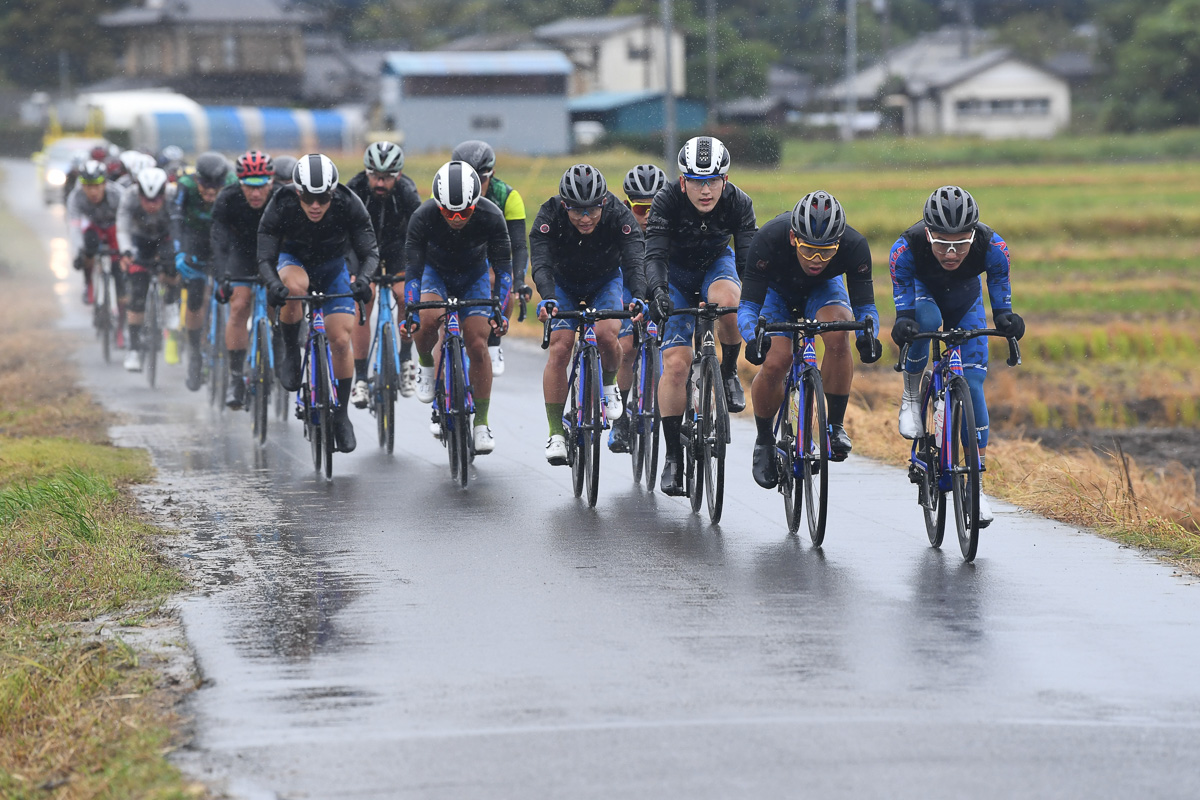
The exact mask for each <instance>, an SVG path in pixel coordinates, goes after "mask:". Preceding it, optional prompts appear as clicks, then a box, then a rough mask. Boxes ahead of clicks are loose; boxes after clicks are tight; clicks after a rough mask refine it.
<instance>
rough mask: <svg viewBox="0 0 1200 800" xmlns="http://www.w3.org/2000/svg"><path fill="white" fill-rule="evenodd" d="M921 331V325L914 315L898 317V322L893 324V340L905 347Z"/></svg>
mask: <svg viewBox="0 0 1200 800" xmlns="http://www.w3.org/2000/svg"><path fill="white" fill-rule="evenodd" d="M920 332H921V326H920V325H918V324H917V321H916V320H915V319H913V318H912V317H896V324H895V325H893V326H892V341H893V342H895V343H896V344H898V345H900V346H901V347H903V346H904V345H906V344H911V343H912V340H913V338H915V337H916V335H917V334H918V333H920Z"/></svg>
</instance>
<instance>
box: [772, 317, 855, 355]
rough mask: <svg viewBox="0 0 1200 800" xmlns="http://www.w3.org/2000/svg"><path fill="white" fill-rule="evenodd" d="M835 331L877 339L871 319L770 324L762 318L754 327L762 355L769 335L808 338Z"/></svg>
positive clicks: (807, 320)
mask: <svg viewBox="0 0 1200 800" xmlns="http://www.w3.org/2000/svg"><path fill="white" fill-rule="evenodd" d="M835 331H862V332H863V333H864V334H865V338H866V339H867V341H871V340H873V339H875V325H874V324H873V323H872V321H871V320H869V319H864V320H862V321H860V322H848V321H846V320H830V321H828V322H822V321H821V320H816V319H801V320H796V321H795V322H772V323H768V322H767V318H766V317H761V316H760V317H759V318H758V323H757V324H756V325H755V326H754V343H755V346H756V347H757V348H758V351H759V352H760V353H761V352H762V345H763V339H764V338H765V337H766V335H767V334H768V333H803V334H804V335H805V336H806V337H807V336H818V335H820V334H822V333H833V332H835ZM872 349H874V348H872Z"/></svg>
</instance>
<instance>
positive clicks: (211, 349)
mask: <svg viewBox="0 0 1200 800" xmlns="http://www.w3.org/2000/svg"><path fill="white" fill-rule="evenodd" d="M214 305H215V308H214V309H213V310H212V317H213V318H212V320H211V322H210V324H211V326H212V327H211V328H210V329H209V340H208V342H207V343H206V344H207V347H208V358H207V359H205V360H206V361H207V362H208V365H209V372H208V399H209V401H210V402H211V403H212V404H213V407H214V408H216V409H217V410H218V411H223V410H224V409H225V389H226V387H228V385H229V363H228V360H229V357H228V354H227V353H226V351H225V315H226V310H225V306H224V305H222V304H221V303H215V304H214Z"/></svg>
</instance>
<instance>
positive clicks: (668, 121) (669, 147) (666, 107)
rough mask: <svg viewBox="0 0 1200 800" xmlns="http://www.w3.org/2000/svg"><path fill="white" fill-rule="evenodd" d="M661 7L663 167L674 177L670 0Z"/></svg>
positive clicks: (665, 0)
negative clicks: (663, 76) (663, 73)
mask: <svg viewBox="0 0 1200 800" xmlns="http://www.w3.org/2000/svg"><path fill="white" fill-rule="evenodd" d="M660 2H661V4H662V5H661V8H662V27H663V57H664V58H665V59H666V75H665V80H664V86H665V91H664V92H663V112H664V117H665V120H664V125H663V159H664V162H665V163H664V164H663V168H664V169H665V170H666V172H667V175H668V176H669V177H671V178H672V179H674V177H675V156H676V148H675V138H676V132H675V86H674V81H673V80H672V79H671V73H672V69H671V62H672V54H671V30H672V27H673V20H672V18H671V0H660Z"/></svg>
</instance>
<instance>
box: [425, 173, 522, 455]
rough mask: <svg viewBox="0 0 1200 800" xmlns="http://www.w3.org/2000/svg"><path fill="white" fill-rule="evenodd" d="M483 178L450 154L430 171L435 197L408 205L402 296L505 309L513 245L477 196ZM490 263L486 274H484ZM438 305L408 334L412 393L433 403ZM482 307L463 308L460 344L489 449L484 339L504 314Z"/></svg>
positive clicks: (478, 426) (482, 445) (488, 365)
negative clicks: (412, 348) (482, 301)
mask: <svg viewBox="0 0 1200 800" xmlns="http://www.w3.org/2000/svg"><path fill="white" fill-rule="evenodd" d="M482 195H483V184H482V182H481V181H480V180H479V175H478V174H476V172H475V170H474V169H473V168H472V167H471V165H470V164H467V163H466V162H464V161H448V162H447V163H445V164H443V165H442V167H441V168H440V169H438V171H437V174H436V175H434V177H433V197H432V198H431V199H429V200H426V201H425V202H424V203H422V204H421V207H420V208H418V209H417V210H416V211H415V212H413V215H412V219H411V220H409V223H408V240H407V243H406V245H405V248H404V250H405V258H406V260H407V262H408V263H407V266H406V269H405V283H404V299H405V302H406V303H415V302H417V301H418V300H421V301H425V302H433V301H437V300H445V299H446V298H447V297H457V298H459V299H460V300H467V299H471V298H480V297H495V298H497V299H498V300H499V301H500V308H501V309H504V308H505V307H506V306H507V304H508V300H509V293H510V291H511V290H512V249H511V247H510V245H509V242H508V227H507V226H506V225H505V221H504V212H502V211H501V210H500V208H499V207H498V206H497V205H496V204H495V203H493V202H492V201H491V200H488V199H487V198H485V197H483V196H482ZM489 269H490V270H491V276H489V275H488V271H489ZM441 316H442V313H441V312H440V311H439V310H437V309H425V310H423V311H422V312H421V317H420V325H419V327H418V329H417V331H416V333H415V334H414V335H413V340H414V342H415V343H416V346H417V360H418V363H419V367H418V369H417V399H418V400H420V401H421V402H422V403H431V402H433V396H434V382H435V381H436V380H437V370H436V369H435V367H434V361H433V349H434V347H435V346H436V345H437V340H438V325H437V323H438V319H439V318H440V317H441ZM497 316H498V319H497V318H496V317H493V315H492V311H491V310H490V309H488V308H486V307H483V306H475V307H472V308H467V309H464V310H463V312H462V333H463V344H464V345H465V346H466V350H467V357H468V358H470V359H471V374H470V381H471V394H472V396H473V397H474V399H475V421H474V431H473V434H472V435H473V438H474V441H475V452H476V453H479V454H485V453H490V452H492V450H494V449H495V448H496V439H495V437H494V436H493V435H492V429H491V428H490V427H489V426H488V407H489V406H490V405H491V397H492V361H491V359H490V358H489V357H488V350H487V341H488V334H489V333H490V332H491V331H495V332H497V333H498V334H499V335H503V334H504V332H505V331H506V330H507V328H508V320H507V318H505V317H504V316H503V312H501V314H500V315H497Z"/></svg>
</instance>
